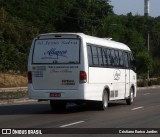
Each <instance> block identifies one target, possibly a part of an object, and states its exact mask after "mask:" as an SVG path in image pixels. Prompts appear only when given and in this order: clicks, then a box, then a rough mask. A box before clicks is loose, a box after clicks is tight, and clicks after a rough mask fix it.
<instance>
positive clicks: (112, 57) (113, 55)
mask: <svg viewBox="0 0 160 137" xmlns="http://www.w3.org/2000/svg"><path fill="white" fill-rule="evenodd" d="M114 59H115V53H114V50H113V49H111V65H112V66H115V60H114Z"/></svg>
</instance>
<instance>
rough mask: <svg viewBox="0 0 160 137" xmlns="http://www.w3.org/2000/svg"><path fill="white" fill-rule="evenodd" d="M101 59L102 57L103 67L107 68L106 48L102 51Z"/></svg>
mask: <svg viewBox="0 0 160 137" xmlns="http://www.w3.org/2000/svg"><path fill="white" fill-rule="evenodd" d="M102 57H103V62H104V66H107V65H108V58H107V50H106V48H103V49H102Z"/></svg>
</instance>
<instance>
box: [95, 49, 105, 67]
mask: <svg viewBox="0 0 160 137" xmlns="http://www.w3.org/2000/svg"><path fill="white" fill-rule="evenodd" d="M97 50H98V57H99V65H100V66H103V65H104V64H103V58H102V48H97Z"/></svg>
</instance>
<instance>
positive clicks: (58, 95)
mask: <svg viewBox="0 0 160 137" xmlns="http://www.w3.org/2000/svg"><path fill="white" fill-rule="evenodd" d="M50 97H61V93H50Z"/></svg>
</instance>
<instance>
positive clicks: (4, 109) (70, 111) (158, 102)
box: [0, 87, 160, 137]
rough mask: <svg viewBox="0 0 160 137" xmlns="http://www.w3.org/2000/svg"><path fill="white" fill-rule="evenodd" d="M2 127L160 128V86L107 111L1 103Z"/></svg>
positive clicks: (72, 106) (84, 107) (144, 91)
mask: <svg viewBox="0 0 160 137" xmlns="http://www.w3.org/2000/svg"><path fill="white" fill-rule="evenodd" d="M0 128H58V129H60V128H160V88H159V87H158V88H153V89H142V90H138V92H137V97H136V98H135V100H134V103H133V104H132V105H126V103H125V101H123V100H121V101H116V102H112V103H110V104H109V108H108V109H107V111H96V110H93V109H90V108H88V107H87V106H86V105H81V106H77V105H73V104H69V105H68V106H67V110H66V111H63V112H53V111H51V109H50V106H49V103H48V102H29V103H21V104H13V105H2V106H0ZM93 130H94V129H93ZM56 136H57V137H59V136H74V135H56ZM76 136H77V137H78V136H80V135H76ZM83 136H86V137H88V136H98V135H91V134H90V135H83ZM100 136H102V135H100ZM104 136H105V135H104ZM112 136H118V135H112ZM122 136H125V135H122ZM126 136H127V135H126ZM130 136H132V135H130ZM136 136H142V135H141V134H140V135H136ZM149 136H151V135H149ZM154 136H158V135H154Z"/></svg>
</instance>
